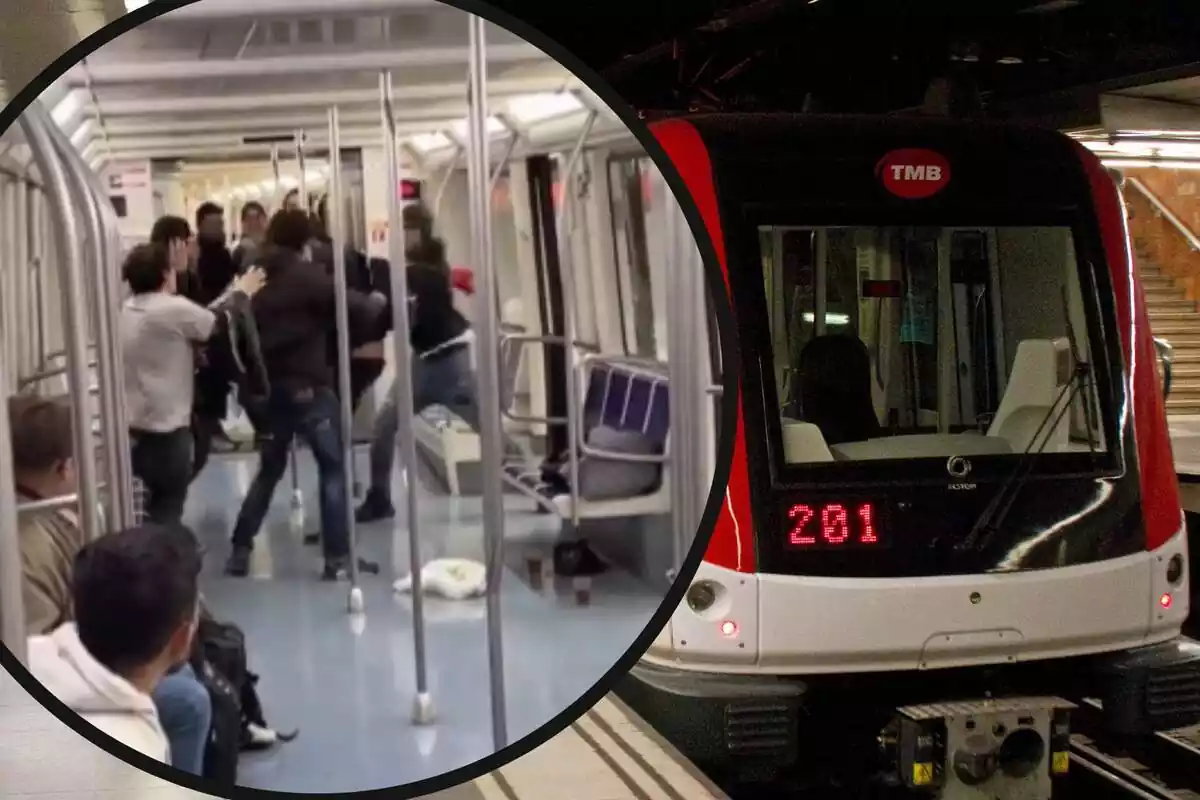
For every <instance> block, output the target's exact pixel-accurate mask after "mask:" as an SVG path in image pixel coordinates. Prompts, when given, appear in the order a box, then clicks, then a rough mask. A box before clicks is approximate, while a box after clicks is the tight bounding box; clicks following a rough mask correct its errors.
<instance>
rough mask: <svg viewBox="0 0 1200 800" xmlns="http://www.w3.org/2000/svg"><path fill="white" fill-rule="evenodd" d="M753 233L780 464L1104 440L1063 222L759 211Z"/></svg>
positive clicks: (1084, 447) (1060, 446) (999, 451)
mask: <svg viewBox="0 0 1200 800" xmlns="http://www.w3.org/2000/svg"><path fill="white" fill-rule="evenodd" d="M759 246H760V249H761V258H762V265H763V289H764V292H765V300H766V303H765V305H766V309H767V312H768V317H769V321H770V344H771V348H772V357H773V358H772V360H773V364H774V370H773V372H774V374H773V376H772V377H773V379H774V383H775V387H776V393H777V397H778V403H779V414H780V418H781V423H782V424H781V430H782V435H783V448H782V449H783V454H784V458H785V460H786V461H787V462H788V463H797V464H798V463H814V462H822V461H826V462H830V461H832V462H841V461H871V460H883V459H913V458H938V459H941V460H943V461H944V460H945V459H946V458H948V457H949V456H953V455H961V456H971V457H987V456H991V455H994V456H1003V455H1012V454H1016V453H1021V452H1024V451H1025V450H1026V449H1030V447H1031V442H1032V448H1031V449H1036V450H1041V451H1042V452H1044V453H1051V454H1052V453H1078V452H1083V453H1087V452H1092V453H1096V452H1102V451H1103V450H1104V442H1103V433H1102V425H1101V423H1100V417H1099V404H1098V403H1097V400H1096V392H1095V385H1094V381H1095V378H1094V375H1093V376H1090V377H1089V378H1088V379H1087V380H1086V381H1076V379H1075V370H1074V363H1075V356H1074V355H1073V354H1075V353H1078V354H1079V358H1080V359H1081V360H1083V361H1085V362H1089V361H1090V360H1091V357H1090V355H1089V347H1088V341H1089V337H1088V332H1089V331H1088V323H1087V319H1088V317H1087V315H1085V309H1084V300H1083V292H1082V291H1081V289H1080V286H1081V283H1080V265H1079V263H1078V261H1077V259H1076V256H1075V249H1074V243H1073V240H1072V233H1071V230H1070V229H1069V228H1066V227H1002V228H945V227H865V226H859V227H850V226H844V227H779V226H771V227H760V228H759ZM1077 384H1078V385H1077ZM1048 416H1049V421H1048V422H1046V424H1044V425H1043V424H1042V423H1043V422H1044V421H1045V420H1046V419H1047V417H1048ZM1039 428H1040V430H1039Z"/></svg>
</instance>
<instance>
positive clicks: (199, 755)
mask: <svg viewBox="0 0 1200 800" xmlns="http://www.w3.org/2000/svg"><path fill="white" fill-rule="evenodd" d="M152 696H153V698H154V705H155V707H156V708H157V709H158V719H159V722H160V723H161V724H162V727H163V731H164V732H165V733H166V734H167V739H168V741H170V743H171V766H173V767H175V768H176V769H178V770H182V771H184V772H190V773H191V774H193V775H201V774H203V772H204V748H205V746H206V745H207V744H208V732H209V728H210V727H211V725H212V699H211V698H210V697H209V696H208V689H205V688H204V684H202V683H200V681H199V679H197V678H196V673H195V672H193V671H192V668H191V666H190V665H188V664H184V665H183V666H182V667H181V668H180V669H179V670H178V671H176V672H173V673H171V674H169V675H167V676H166V677H165V678H163V679H162V680H161V681H159V682H158V686H157V687H155V689H154V694H153V695H152Z"/></svg>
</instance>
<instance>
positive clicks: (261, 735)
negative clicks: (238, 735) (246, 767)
mask: <svg viewBox="0 0 1200 800" xmlns="http://www.w3.org/2000/svg"><path fill="white" fill-rule="evenodd" d="M278 741H279V734H277V733H276V732H275V731H273V730H271V729H270V728H264V727H262V726H261V725H255V724H254V723H253V722H247V723H246V727H244V728H243V729H242V747H241V749H242V750H249V751H252V752H253V751H256V750H266V749H268V748H270V747H271V746H272V745H274V744H275V743H276V742H278Z"/></svg>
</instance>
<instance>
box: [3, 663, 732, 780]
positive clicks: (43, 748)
mask: <svg viewBox="0 0 1200 800" xmlns="http://www.w3.org/2000/svg"><path fill="white" fill-rule="evenodd" d="M397 756H398V757H404V754H401V753H398V754H397ZM567 787H569V791H568V789H567ZM0 797H4V798H5V800H73V799H74V798H88V800H192V799H193V798H204V797H208V795H203V794H199V793H197V792H193V791H191V790H189V789H184V788H181V787H178V786H175V785H173V784H170V783H167V782H166V781H162V780H159V779H158V778H155V777H153V776H151V775H147V774H145V773H143V772H141V771H139V770H137V769H135V768H133V767H131V766H128V765H127V764H125V763H123V762H121V761H119V760H118V759H116V758H113V757H112V756H110V755H108V754H107V753H105V752H103V751H102V750H100V749H99V748H97V747H95V746H93V745H92V744H91V743H90V742H88V741H87V740H85V739H83V738H82V737H80V736H78V735H77V734H76V733H75V732H74V731H72V730H71V729H70V728H68V727H67V726H66V725H63V724H62V723H61V722H59V721H58V720H57V719H56V718H55V717H54V716H53V715H52V714H51V713H50V712H49V711H46V710H45V709H44V708H42V707H41V706H40V705H39V704H38V703H37V701H35V700H34V699H33V698H32V697H30V696H29V695H28V694H27V693H26V692H25V690H24V689H23V688H21V686H20V685H19V684H18V683H17V682H16V681H15V680H13V678H12V677H11V676H9V674H8V673H7V672H5V671H4V670H2V669H0ZM565 797H569V798H570V800H728V796H727V795H725V794H724V793H722V792H721V791H720V790H719V789H717V788H716V787H715V786H714V785H713V784H712V783H711V782H710V781H709V780H708V779H707V778H705V777H704V776H703V775H702V774H701V773H700V772H699V771H697V770H696V769H695V768H694V767H693V766H692V765H691V764H689V763H688V762H687V761H686V760H685V759H684V758H683V757H682V756H681V755H680V754H679V753H678V752H677V751H676V750H675V748H673V747H672V746H671V745H670V744H668V743H667V742H666V741H664V740H663V739H662V738H661V737H659V736H658V734H657V733H655V732H654V731H653V730H652V729H651V728H650V727H649V726H648V725H646V723H645V722H643V721H642V720H641V719H639V718H638V717H637V715H636V714H634V713H633V712H632V711H630V710H629V709H628V708H627V707H626V706H625V705H624V704H622V703H621V701H620V700H618V699H616V698H615V697H611V696H610V697H606V698H604V699H603V700H601V701H600V702H599V703H598V704H596V706H595V707H593V708H592V709H591V710H590V711H588V712H587V713H586V714H584V715H583V716H582V717H581V718H579V719H578V720H576V721H575V722H573V723H571V725H570V726H569V727H567V729H566V730H564V731H563V732H562V733H560V734H559V735H558V736H556V737H554V738H553V739H551V740H550V741H549V742H547V743H546V744H544V745H542V746H541V747H539V748H537V749H536V750H534V751H532V752H530V753H528V754H526V755H524V756H522V757H521V758H519V759H517V760H515V761H513V762H512V763H510V764H508V765H507V766H505V767H502V768H501V769H499V770H496V771H495V772H492V773H490V774H488V775H484V776H482V777H481V778H479V779H478V780H476V781H474V782H472V783H469V784H463V785H461V786H456V787H454V788H452V789H447V790H445V791H442V792H438V793H435V794H432V795H427V796H426V798H427V800H563V798H565Z"/></svg>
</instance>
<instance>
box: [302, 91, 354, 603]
mask: <svg viewBox="0 0 1200 800" xmlns="http://www.w3.org/2000/svg"><path fill="white" fill-rule="evenodd" d="M300 152H301V153H303V150H301V151H300ZM301 163H303V161H302V162H301ZM306 203H307V200H306ZM326 209H327V216H328V220H327V222H328V225H329V230H327V231H326V235H328V236H329V238H330V240H331V242H332V245H333V284H334V285H333V288H334V292H335V293H336V294H337V309H336V316H337V348H338V359H337V364H338V374H337V379H338V397H339V398H340V400H341V402H340V403H339V407H340V409H341V415H342V422H341V425H342V459H343V463H342V482H343V483H344V484H345V489H346V508H345V511H346V532H347V533H348V535H349V536H350V593H351V594H350V598H351V599H350V603H349V606H350V611H351V612H352V613H357V612H360V611H362V597H361V593H362V590H361V589H360V588H359V585H358V582H359V574H358V542H357V539H358V536H357V531H356V530H355V519H354V502H353V498H354V491H353V488H352V487H353V484H354V481H353V478H352V476H351V470H352V468H353V461H354V442H353V438H352V437H353V432H352V431H351V428H352V427H353V426H354V412H353V410H352V408H351V398H350V308H349V306H348V302H349V301H348V299H347V294H348V292H347V287H346V248H345V241H346V237H345V233H344V231H345V221H344V220H343V218H342V217H343V206H342V153H341V118H340V117H339V115H338V108H337V106H333V107H332V108H330V109H329V199H328V202H327V203H326ZM356 596H357V597H358V599H357V600H356V599H355V597H356Z"/></svg>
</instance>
